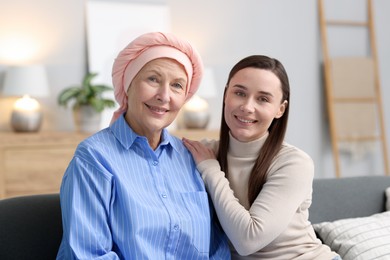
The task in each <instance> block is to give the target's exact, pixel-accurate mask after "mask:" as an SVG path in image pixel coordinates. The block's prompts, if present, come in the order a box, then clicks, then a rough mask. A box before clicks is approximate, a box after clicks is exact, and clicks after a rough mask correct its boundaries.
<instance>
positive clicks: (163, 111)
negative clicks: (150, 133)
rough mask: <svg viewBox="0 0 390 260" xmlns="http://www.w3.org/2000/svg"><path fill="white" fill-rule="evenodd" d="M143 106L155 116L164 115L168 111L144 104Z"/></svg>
mask: <svg viewBox="0 0 390 260" xmlns="http://www.w3.org/2000/svg"><path fill="white" fill-rule="evenodd" d="M145 105H146V107H147V108H149V110H151V111H152V112H154V113H157V114H164V113H166V112H168V111H169V110H168V109H165V108H162V107H155V106H150V105H148V104H145Z"/></svg>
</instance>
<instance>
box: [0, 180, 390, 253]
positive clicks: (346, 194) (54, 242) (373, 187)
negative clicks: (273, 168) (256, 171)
mask: <svg viewBox="0 0 390 260" xmlns="http://www.w3.org/2000/svg"><path fill="white" fill-rule="evenodd" d="M387 187H390V176H365V177H351V178H340V179H315V180H314V183H313V203H312V206H311V208H310V209H309V214H310V216H309V219H310V221H311V222H312V223H313V224H315V223H320V222H323V221H333V220H337V219H343V218H353V217H364V216H369V215H372V214H374V213H379V212H383V211H384V210H385V193H384V191H385V189H386V188H387ZM0 230H1V231H0V233H1V235H0V259H7V260H13V259H15V260H16V259H18V260H25V259H42V260H44V259H55V257H56V254H57V250H58V247H59V245H60V242H61V237H62V221H61V208H60V200H59V195H58V194H46V195H34V196H25V197H16V198H9V199H3V200H0Z"/></svg>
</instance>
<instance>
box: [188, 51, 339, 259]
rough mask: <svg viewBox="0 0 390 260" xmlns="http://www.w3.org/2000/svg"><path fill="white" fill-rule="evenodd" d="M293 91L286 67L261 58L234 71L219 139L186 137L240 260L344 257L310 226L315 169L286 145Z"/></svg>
mask: <svg viewBox="0 0 390 260" xmlns="http://www.w3.org/2000/svg"><path fill="white" fill-rule="evenodd" d="M289 103H290V87H289V81H288V76H287V73H286V71H285V69H284V67H283V65H282V64H281V63H280V62H279V61H278V60H276V59H273V58H269V57H266V56H261V55H255V56H249V57H247V58H244V59H243V60H241V61H239V62H238V63H237V64H236V65H235V66H234V67H233V68H232V70H231V71H230V74H229V78H228V81H227V84H226V88H225V92H224V100H223V111H222V121H221V132H220V140H219V141H208V142H206V141H204V142H203V143H204V144H205V145H203V144H202V143H200V142H196V141H190V140H188V139H184V140H183V141H184V144H185V145H186V147H187V148H188V149H189V150H190V152H191V153H192V154H193V156H194V159H195V161H196V163H197V168H198V170H199V171H200V172H201V175H202V178H203V180H204V182H205V184H206V188H207V190H208V192H209V195H210V197H211V199H212V201H213V203H214V207H215V209H216V212H217V215H218V218H219V220H220V223H221V225H222V227H223V229H224V231H225V233H226V234H227V236H228V238H229V239H230V241H231V244H232V248H231V250H232V259H289V260H290V259H310V260H313V259H324V260H325V259H326V260H332V259H338V258H337V257H338V255H337V254H336V253H334V252H332V251H331V250H330V249H329V247H327V246H326V245H323V244H322V243H321V241H320V240H318V239H317V238H316V235H315V233H314V230H313V228H312V226H311V224H310V222H309V221H308V208H309V206H310V204H311V193H312V181H313V176H314V166H313V162H312V160H311V158H310V157H309V156H308V155H307V154H306V153H304V152H303V151H301V150H299V149H298V148H296V147H294V146H292V145H289V144H287V143H285V142H284V136H285V132H286V127H287V120H288V112H289Z"/></svg>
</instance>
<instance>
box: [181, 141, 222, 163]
mask: <svg viewBox="0 0 390 260" xmlns="http://www.w3.org/2000/svg"><path fill="white" fill-rule="evenodd" d="M182 140H183V144H184V145H185V147H187V149H188V150H189V151H190V152H191V154H192V156H193V157H194V160H195V162H196V164H199V163H201V162H202V161H205V160H208V159H216V157H215V154H214V151H213V150H212V149H210V148H208V147H206V146H205V145H204V144H202V143H200V142H198V141H193V140H190V139H187V138H183V139H182Z"/></svg>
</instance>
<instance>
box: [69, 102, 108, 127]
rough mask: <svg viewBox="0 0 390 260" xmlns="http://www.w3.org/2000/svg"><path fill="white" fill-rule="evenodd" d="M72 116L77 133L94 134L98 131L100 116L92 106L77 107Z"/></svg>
mask: <svg viewBox="0 0 390 260" xmlns="http://www.w3.org/2000/svg"><path fill="white" fill-rule="evenodd" d="M73 116H74V121H75V126H76V130H77V131H78V132H87V133H95V132H97V131H99V130H100V121H101V117H102V115H101V113H99V112H97V111H96V110H95V109H94V108H93V107H92V106H88V105H84V106H79V107H78V108H76V109H74V110H73Z"/></svg>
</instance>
